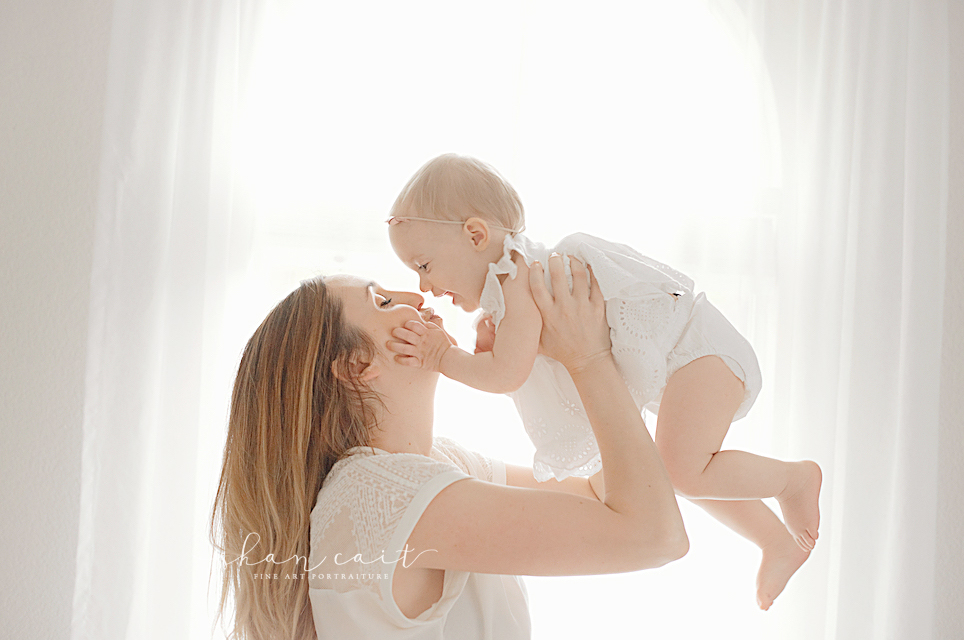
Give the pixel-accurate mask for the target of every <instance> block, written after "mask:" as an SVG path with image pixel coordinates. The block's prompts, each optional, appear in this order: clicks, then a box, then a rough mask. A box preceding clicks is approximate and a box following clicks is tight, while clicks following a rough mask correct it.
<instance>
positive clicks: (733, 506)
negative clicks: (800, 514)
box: [692, 500, 810, 611]
mask: <svg viewBox="0 0 964 640" xmlns="http://www.w3.org/2000/svg"><path fill="white" fill-rule="evenodd" d="M692 502H693V504H695V505H697V506H699V507H701V508H702V509H703V510H704V511H706V512H707V513H708V514H710V515H711V516H713V517H714V518H716V519H717V520H719V521H720V522H721V523H723V524H725V525H726V526H728V527H729V528H730V529H732V530H733V531H735V532H736V533H738V534H740V535H741V536H743V537H744V538H746V539H747V540H749V541H750V542H753V543H754V544H755V545H757V546H758V547H760V550H761V551H763V559H762V560H761V562H760V570H759V571H758V572H757V576H756V601H757V604H759V605H760V608H761V609H763V610H764V611H765V610H767V609H769V608H770V605H771V604H773V601H774V600H775V599H776V597H777V596H778V595H780V593H781V592H782V591H783V588H784V587H785V586H786V585H787V581H789V580H790V576H792V575H793V574H794V573H796V571H797V569H799V568H800V565H802V564H803V563H804V562H806V560H807V558H808V557H810V552H809V551H806V550H804V549H801V548H800V546H799V545H797V543H796V542H795V541H794V539H793V537H792V536H791V535H790V533H789V532H788V531H787V528H786V527H785V526H783V523H782V522H780V519H779V518H777V516H776V514H774V513H773V512H772V511H770V507H768V506H766V505H765V504H763V502H762V501H760V500H693V501H692Z"/></svg>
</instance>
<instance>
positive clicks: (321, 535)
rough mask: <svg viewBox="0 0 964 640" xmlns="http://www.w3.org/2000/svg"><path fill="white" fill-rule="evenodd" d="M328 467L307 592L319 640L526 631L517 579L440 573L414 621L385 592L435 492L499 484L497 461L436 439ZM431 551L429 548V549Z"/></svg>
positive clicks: (466, 639) (475, 639)
mask: <svg viewBox="0 0 964 640" xmlns="http://www.w3.org/2000/svg"><path fill="white" fill-rule="evenodd" d="M349 454H350V455H349V456H348V457H346V458H343V459H342V460H339V461H338V462H337V463H336V464H335V466H334V467H332V469H331V471H330V472H329V474H328V476H327V478H325V482H324V484H323V486H322V488H321V491H320V492H319V493H318V499H317V501H316V503H315V507H314V509H313V510H312V512H311V551H310V557H309V564H308V566H309V572H308V586H309V590H308V595H309V598H310V600H311V610H312V614H313V615H314V620H315V630H316V631H317V634H318V638H319V640H327V639H337V640H352V639H355V638H358V639H362V638H365V639H367V638H378V640H402V639H405V640H416V639H417V640H442V639H443V638H444V639H445V640H489V639H491V640H520V639H523V638H529V637H530V622H529V607H528V600H527V594H526V590H525V586H524V585H523V583H522V581H521V580H520V579H519V578H518V577H517V576H502V575H493V574H483V573H468V572H465V571H445V577H444V586H443V589H442V597H441V598H440V599H439V601H438V602H436V603H435V604H434V605H432V606H431V607H429V608H428V609H427V610H426V611H424V612H423V613H422V614H420V615H419V616H418V617H416V618H414V619H413V618H408V617H406V616H405V615H404V614H403V613H402V612H401V611H400V610H399V608H398V605H397V604H396V602H395V599H394V598H393V597H392V577H393V575H394V570H395V566H396V563H397V562H405V564H408V565H410V564H411V562H412V561H413V560H414V556H415V554H416V553H418V552H420V551H425V550H422V549H419V550H415V551H411V552H410V554H409V555H408V556H407V558H406V557H405V556H404V554H403V553H402V552H403V550H404V549H405V548H406V543H407V541H408V538H409V536H410V535H411V533H412V530H413V529H414V528H415V525H416V523H417V522H418V520H419V518H420V517H421V516H422V513H423V512H424V511H425V509H426V507H428V505H429V503H430V502H431V501H432V499H433V498H435V496H436V495H438V493H439V492H440V491H442V489H444V488H445V487H447V486H449V485H450V484H452V483H453V482H456V481H458V480H462V479H464V478H470V477H471V478H478V479H481V480H485V481H488V482H495V483H498V484H505V465H504V464H502V463H501V462H498V461H493V460H489V459H488V458H485V457H483V456H481V455H479V454H477V453H473V452H470V451H468V450H466V449H465V448H463V447H461V446H460V445H458V444H456V443H455V442H453V441H452V440H449V439H447V438H435V440H434V444H433V447H432V454H431V457H426V456H422V455H418V454H408V453H388V452H386V451H382V450H380V449H374V448H372V447H355V448H353V449H351V450H350V451H349ZM428 552H429V553H431V551H428Z"/></svg>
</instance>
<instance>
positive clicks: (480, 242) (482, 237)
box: [462, 218, 491, 251]
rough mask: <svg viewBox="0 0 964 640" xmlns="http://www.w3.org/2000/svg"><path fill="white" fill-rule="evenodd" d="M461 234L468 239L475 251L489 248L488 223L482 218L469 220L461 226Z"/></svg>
mask: <svg viewBox="0 0 964 640" xmlns="http://www.w3.org/2000/svg"><path fill="white" fill-rule="evenodd" d="M462 233H464V234H465V235H466V236H468V238H469V242H471V243H472V246H473V247H474V248H475V250H476V251H484V250H485V249H486V247H488V246H489V240H490V239H491V236H490V235H489V223H487V222H486V221H485V220H483V219H482V218H469V219H468V220H466V221H465V223H464V224H463V225H462Z"/></svg>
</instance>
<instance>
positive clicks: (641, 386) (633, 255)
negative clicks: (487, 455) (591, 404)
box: [480, 233, 695, 481]
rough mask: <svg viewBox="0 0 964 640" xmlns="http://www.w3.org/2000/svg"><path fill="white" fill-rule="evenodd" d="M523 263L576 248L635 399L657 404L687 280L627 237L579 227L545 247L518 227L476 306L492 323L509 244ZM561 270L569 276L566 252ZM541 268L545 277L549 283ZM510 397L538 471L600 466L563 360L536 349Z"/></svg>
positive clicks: (543, 475) (501, 310)
mask: <svg viewBox="0 0 964 640" xmlns="http://www.w3.org/2000/svg"><path fill="white" fill-rule="evenodd" d="M513 251H514V252H517V253H519V254H520V255H521V256H522V257H523V258H524V259H525V262H526V264H532V262H533V261H535V260H538V261H540V262H542V264H543V265H546V262H547V260H548V258H549V255H550V254H551V253H552V252H555V253H558V254H561V255H563V256H570V255H571V256H575V257H576V258H578V259H579V260H581V261H582V262H584V263H587V264H589V265H591V266H592V273H593V276H594V277H595V278H596V280H597V281H598V282H599V288H600V290H601V291H602V294H603V298H605V300H606V318H607V320H608V322H609V326H610V330H611V331H610V337H611V339H612V351H613V356H614V359H615V361H616V364H617V366H618V368H619V370H620V373H621V374H622V376H623V379H624V380H625V381H626V385H627V386H628V387H629V391H630V393H631V394H632V396H633V400H634V401H635V402H636V405H637V406H638V407H639V408H640V409H642V408H643V407H644V406H646V405H647V404H649V405H650V406H649V408H650V409H652V410H655V409H656V408H657V407H658V401H659V398H660V396H661V394H662V390H663V388H664V387H665V386H666V380H667V378H668V377H669V375H670V374H672V373H673V371H670V370H669V368H670V367H672V364H670V363H668V360H667V355H668V354H669V353H670V352H671V351H672V350H673V349H674V348H675V347H676V345H677V342H678V341H679V339H680V336H681V335H682V334H683V330H684V328H685V327H686V324H687V322H688V320H689V318H690V312H691V310H692V309H693V305H694V299H695V298H694V295H693V281H692V280H690V279H689V278H687V277H686V276H685V275H683V274H682V273H680V272H679V271H676V270H675V269H672V268H671V267H668V266H666V265H664V264H662V263H660V262H657V261H656V260H653V259H651V258H647V257H646V256H643V255H641V254H639V253H638V252H636V251H635V250H634V249H632V248H631V247H628V246H626V245H621V244H616V243H613V242H608V241H606V240H602V239H600V238H596V237H593V236H590V235H587V234H583V233H577V234H574V235H571V236H567V237H566V238H564V239H563V240H562V241H561V242H560V243H559V244H558V245H556V246H555V247H554V248H552V249H551V250H550V249H548V248H546V247H545V246H544V245H542V244H540V243H538V242H534V241H532V240H530V239H529V238H527V237H525V236H523V235H522V234H516V235H514V236H513V235H506V237H505V242H504V252H503V256H502V258H501V259H500V260H499V261H498V262H495V263H491V264H490V265H489V272H488V274H487V275H486V281H485V286H484V288H483V290H482V296H481V299H480V306H481V308H482V312H483V315H489V316H491V317H492V319H493V321H494V322H495V325H496V328H498V325H499V322H500V321H501V320H502V317H503V316H504V314H505V298H504V296H503V293H502V286H501V283H500V281H499V276H500V275H502V274H507V275H508V277H510V278H514V277H515V276H516V273H517V268H516V265H515V264H514V263H513V262H512V252H513ZM565 264H566V275H567V276H568V277H569V282H570V286H571V283H572V277H571V273H570V271H569V263H568V258H566V263H565ZM549 277H550V274H549V270H548V269H546V284H547V285H548V286H549V289H550V291H551V290H552V286H551V282H550V280H549ZM509 395H510V396H511V397H512V399H513V400H514V401H515V404H516V407H517V409H518V411H519V414H520V416H521V417H522V422H523V424H524V425H525V429H526V431H527V432H528V434H529V438H530V439H531V440H532V443H533V444H534V445H535V447H536V452H535V455H534V458H533V471H534V473H535V477H536V479H538V480H540V481H544V480H548V479H549V478H551V477H556V478H558V479H560V480H561V479H563V478H565V477H567V476H570V475H578V476H588V475H592V474H594V473H596V472H597V471H599V469H600V468H601V466H602V463H601V460H600V457H599V448H598V447H597V445H596V439H595V437H594V436H593V432H592V427H591V426H590V424H589V419H588V417H587V416H586V412H585V409H584V408H583V406H582V403H581V402H580V400H579V393H578V391H576V387H575V385H574V384H573V382H572V378H570V377H569V373H568V372H567V371H566V368H565V367H564V366H562V364H560V363H559V362H557V361H555V360H553V359H551V358H547V357H546V356H543V355H538V356H536V361H535V364H534V365H533V368H532V373H530V374H529V378H528V379H527V380H526V382H525V384H523V385H522V387H520V388H519V389H518V390H517V391H515V392H513V393H511V394H509Z"/></svg>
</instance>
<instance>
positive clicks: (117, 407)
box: [72, 0, 256, 640]
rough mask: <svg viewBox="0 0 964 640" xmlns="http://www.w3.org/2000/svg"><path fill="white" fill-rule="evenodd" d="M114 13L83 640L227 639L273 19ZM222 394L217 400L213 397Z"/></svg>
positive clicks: (86, 469) (79, 605) (79, 607)
mask: <svg viewBox="0 0 964 640" xmlns="http://www.w3.org/2000/svg"><path fill="white" fill-rule="evenodd" d="M249 7H250V3H243V2H236V1H232V0H215V1H213V2H212V1H210V0H205V1H204V2H199V1H195V0H164V1H162V2H139V1H129V0H117V1H116V2H114V7H113V10H114V19H113V28H112V40H111V51H110V62H109V64H110V69H109V81H108V85H109V86H108V96H107V100H106V104H107V107H106V114H105V118H104V127H103V132H104V133H103V136H104V137H103V156H102V164H101V187H100V201H99V205H98V214H97V222H96V225H97V227H96V247H95V256H94V265H93V276H92V285H91V305H90V307H91V319H90V336H89V354H90V357H89V362H88V367H87V385H86V402H85V416H84V439H83V452H82V456H83V458H82V488H81V517H80V532H79V543H78V555H77V583H76V591H75V602H74V620H73V631H72V637H73V638H76V639H81V638H90V639H98V640H107V639H119V638H132V639H133V638H158V639H160V638H188V637H192V636H191V633H192V631H193V632H195V633H196V632H197V631H198V630H200V631H201V632H202V635H201V636H200V637H207V636H208V635H209V629H210V626H211V622H210V617H209V611H208V610H207V608H206V593H205V591H206V588H207V574H208V571H209V568H210V566H211V553H210V545H209V544H207V542H206V534H205V529H206V523H205V518H206V517H209V515H208V514H209V509H210V505H211V496H212V493H211V492H212V489H213V487H214V485H215V483H216V480H217V478H216V475H214V476H213V477H212V473H213V472H215V471H216V465H217V460H218V451H217V450H216V449H214V450H213V451H212V449H211V447H210V446H208V445H207V443H208V442H209V440H211V439H212V437H213V439H214V440H221V441H222V442H223V435H222V434H223V425H224V417H225V403H224V397H225V396H224V394H225V393H229V389H227V388H224V387H223V385H222V386H217V383H213V382H212V381H215V380H223V379H224V375H220V376H218V375H217V372H220V371H221V370H223V369H225V368H226V369H230V367H231V366H232V364H233V361H234V359H235V353H237V351H236V349H233V350H231V351H227V352H226V351H224V350H223V349H222V342H221V341H220V337H221V336H222V335H223V333H224V326H225V323H224V309H225V301H226V300H227V299H228V298H229V296H230V292H231V290H232V283H233V282H234V280H233V279H232V274H236V273H238V272H239V267H238V265H239V264H241V265H243V264H244V261H245V260H246V259H247V257H246V255H247V251H248V249H247V247H248V246H250V229H251V225H250V221H249V219H248V217H247V214H246V213H245V207H244V205H243V203H240V202H238V201H236V200H233V198H232V191H233V182H234V177H233V175H232V168H231V164H232V163H231V160H230V158H231V156H230V145H231V140H232V137H231V132H232V130H233V126H234V123H233V119H234V113H235V111H236V102H237V96H238V95H239V92H240V91H241V88H242V78H243V75H244V73H243V70H244V67H245V65H247V64H248V63H247V61H246V58H247V54H246V51H245V46H246V41H247V40H250V37H251V36H250V29H251V28H252V24H253V21H254V20H255V18H256V16H255V15H254V14H253V13H252V12H251V9H250V8H249ZM212 385H213V386H212Z"/></svg>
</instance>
